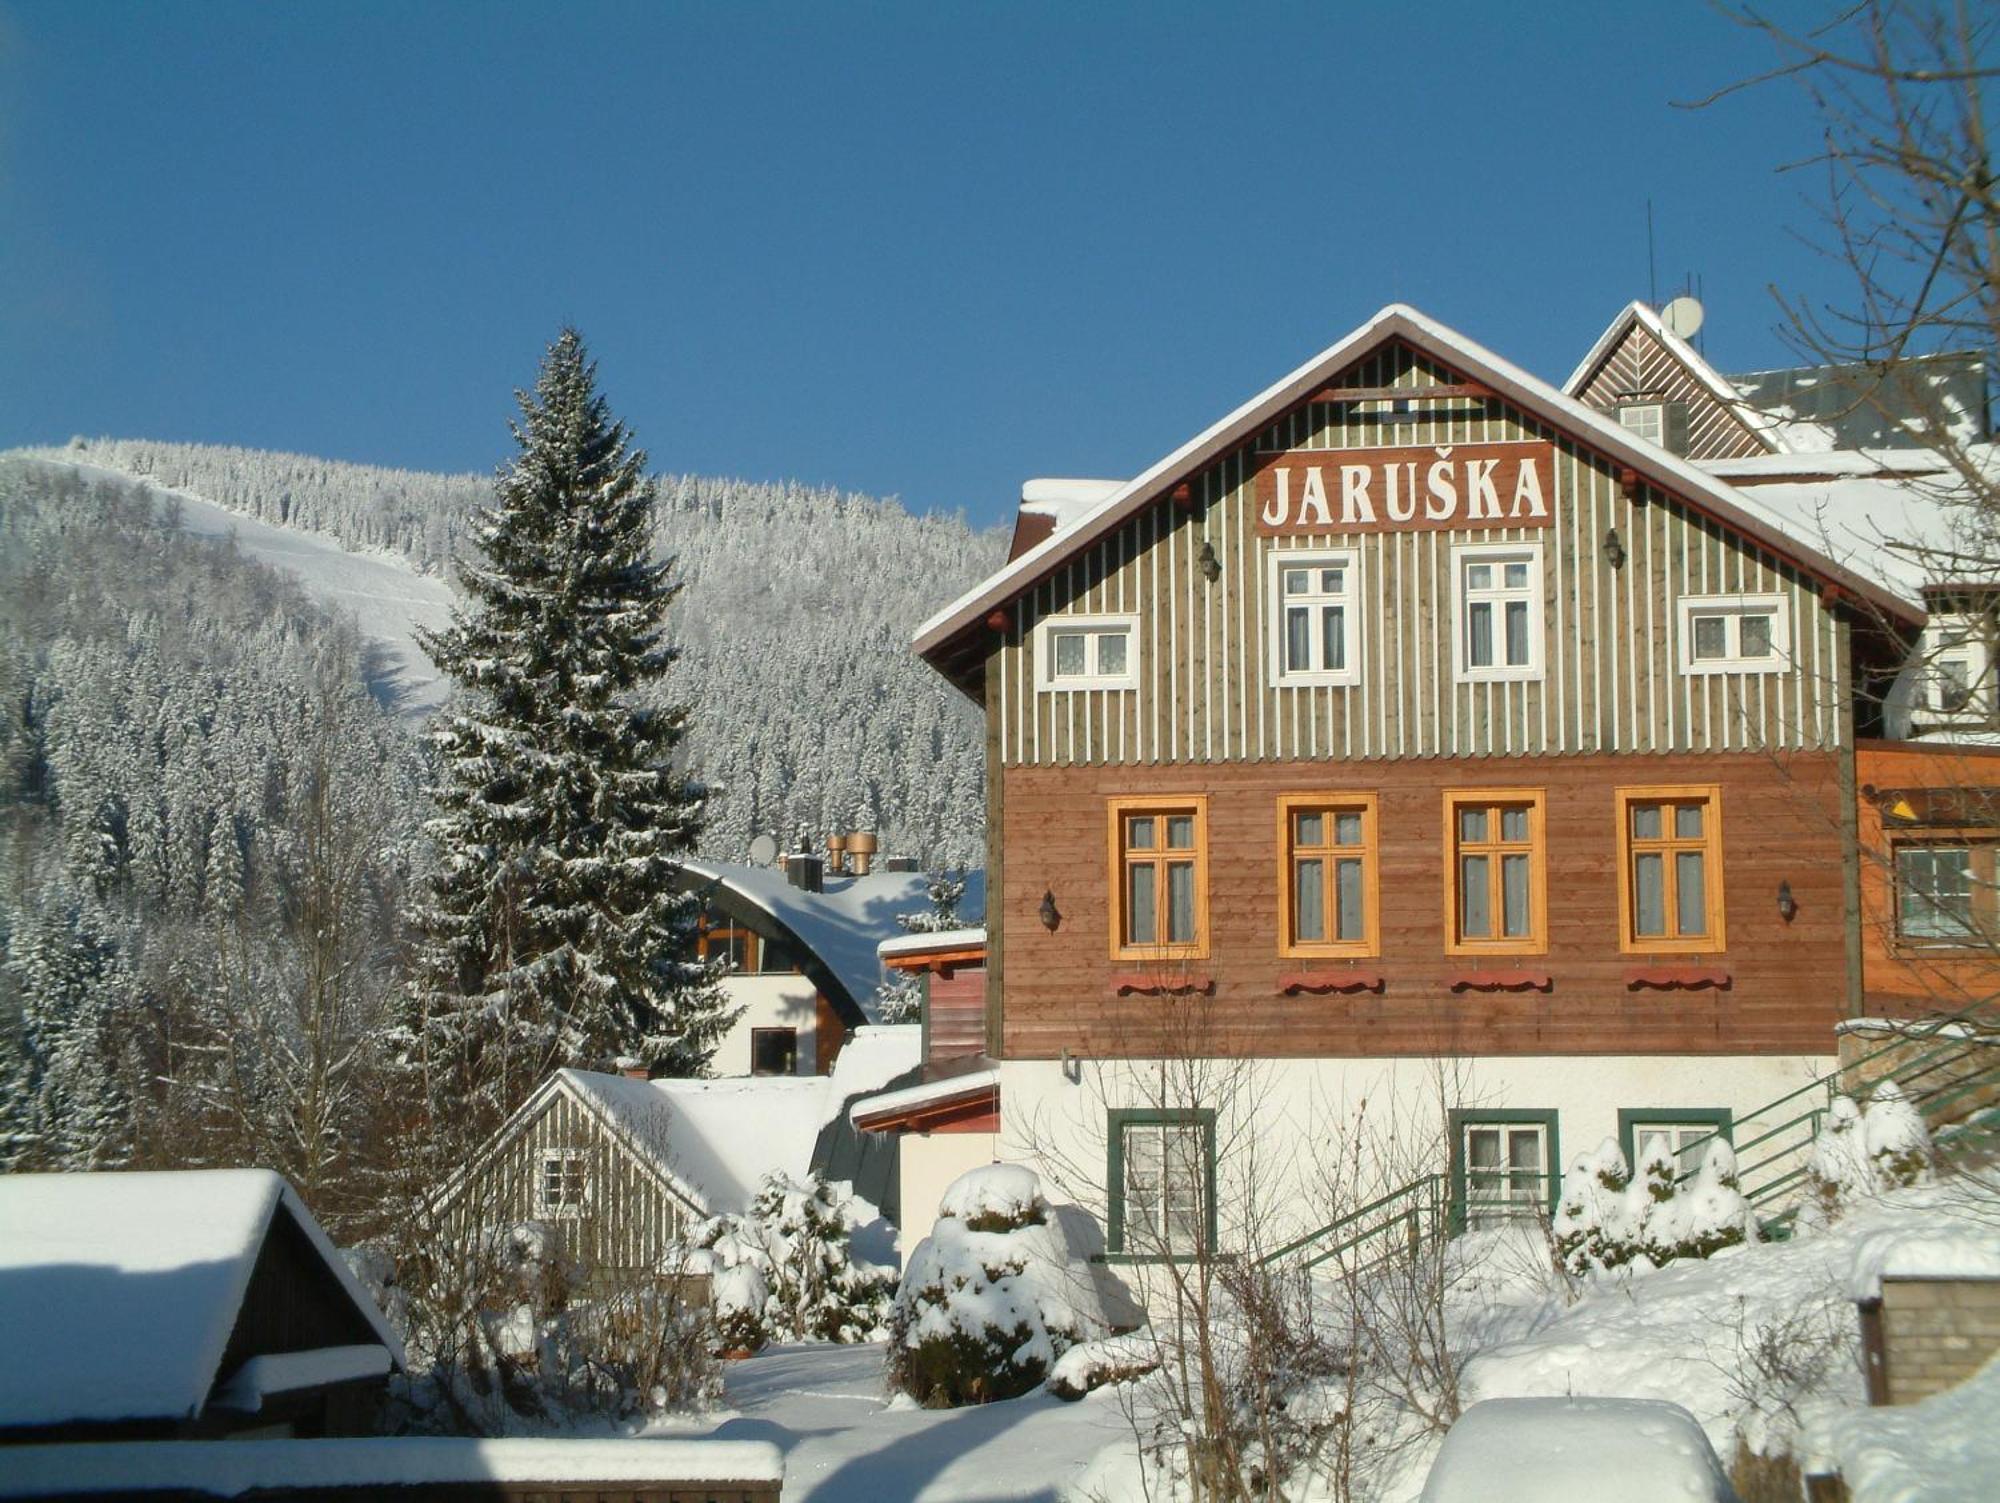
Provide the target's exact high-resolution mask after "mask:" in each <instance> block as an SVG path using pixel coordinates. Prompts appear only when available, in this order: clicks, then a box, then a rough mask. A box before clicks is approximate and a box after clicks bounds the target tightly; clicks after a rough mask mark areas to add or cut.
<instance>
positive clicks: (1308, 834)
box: [1292, 811, 1326, 846]
mask: <svg viewBox="0 0 2000 1503" xmlns="http://www.w3.org/2000/svg"><path fill="white" fill-rule="evenodd" d="M1292 839H1293V840H1294V841H1296V842H1297V843H1298V844H1300V845H1303V846H1322V845H1325V844H1326V816H1325V815H1324V814H1321V813H1318V812H1317V811H1315V812H1313V813H1311V814H1295V815H1293V816H1292Z"/></svg>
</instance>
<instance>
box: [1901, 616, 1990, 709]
mask: <svg viewBox="0 0 2000 1503" xmlns="http://www.w3.org/2000/svg"><path fill="white" fill-rule="evenodd" d="M1924 596H1925V601H1926V604H1928V605H1929V607H1930V613H1931V614H1930V622H1929V624H1928V625H1926V626H1925V627H1924V632H1923V636H1922V637H1921V638H1920V639H1919V646H1918V651H1917V662H1916V663H1915V664H1914V665H1913V666H1914V668H1915V674H1914V677H1915V686H1914V687H1915V693H1914V694H1913V695H1912V699H1913V703H1912V706H1911V712H1912V713H1911V719H1912V721H1913V724H1914V727H1915V728H1916V729H1917V730H1919V731H1923V730H1947V729H1954V730H1988V729H1991V728H1992V726H1993V724H1994V721H1995V712H1996V709H2000V696H1996V693H1995V689H1996V684H1995V675H1994V666H1995V660H1994V627H1995V614H1994V607H1995V604H1996V601H1995V592H1994V591H1993V590H1991V589H1988V588H1974V587H1970V586H1966V585H1962V584H1961V585H1936V586H1932V587H1930V588H1928V589H1926V590H1925V591H1924Z"/></svg>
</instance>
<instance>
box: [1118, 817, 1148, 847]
mask: <svg viewBox="0 0 2000 1503" xmlns="http://www.w3.org/2000/svg"><path fill="white" fill-rule="evenodd" d="M1154 834H1155V831H1154V828H1153V816H1152V815H1150V814H1138V815H1134V816H1133V817H1132V818H1131V819H1128V820H1126V821H1125V845H1126V847H1127V849H1130V850H1134V851H1150V850H1151V849H1152V848H1153V837H1154Z"/></svg>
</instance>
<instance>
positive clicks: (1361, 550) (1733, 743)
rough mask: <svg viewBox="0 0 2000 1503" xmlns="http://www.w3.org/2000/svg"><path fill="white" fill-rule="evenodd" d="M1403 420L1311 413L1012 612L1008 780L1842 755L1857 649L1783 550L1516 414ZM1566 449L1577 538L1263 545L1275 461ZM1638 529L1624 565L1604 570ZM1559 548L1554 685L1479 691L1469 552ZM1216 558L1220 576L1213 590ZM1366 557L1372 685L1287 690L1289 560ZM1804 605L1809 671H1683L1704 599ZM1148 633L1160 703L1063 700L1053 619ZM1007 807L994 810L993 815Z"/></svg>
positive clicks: (1554, 580)
mask: <svg viewBox="0 0 2000 1503" xmlns="http://www.w3.org/2000/svg"><path fill="white" fill-rule="evenodd" d="M1456 379H1457V378H1456V377H1455V376H1454V375H1453V373H1451V372H1450V371H1447V370H1443V369H1441V368H1439V367H1436V366H1433V365H1428V364H1425V363H1424V362H1421V361H1419V360H1417V359H1416V358H1415V357H1413V356H1412V355H1411V354H1410V353H1409V352H1408V351H1407V350H1405V349H1403V348H1402V347H1400V346H1399V347H1396V348H1394V349H1391V350H1388V351H1384V352H1382V353H1380V354H1378V355H1375V356H1372V357H1370V358H1369V359H1368V360H1366V361H1363V362H1362V363H1360V364H1359V365H1357V366H1356V367H1354V368H1353V369H1352V370H1351V371H1350V372H1348V373H1347V375H1346V376H1345V377H1343V379H1342V383H1341V384H1344V385H1349V386H1367V387H1394V388H1399V389H1408V390H1411V391H1412V392H1420V391H1421V390H1422V388H1423V387H1425V386H1429V385H1439V384H1451V383H1452V382H1454V381H1455V380H1456ZM1390 405H1391V404H1390V403H1388V402H1386V401H1373V402H1365V403H1359V404H1341V405H1334V404H1330V403H1323V402H1322V403H1313V404H1309V405H1307V406H1305V407H1303V408H1301V409H1299V410H1298V411H1297V412H1295V413H1294V414H1292V415H1291V416H1290V417H1288V418H1286V419H1284V420H1283V421H1281V422H1279V423H1277V424H1275V425H1273V426H1272V427H1271V428H1270V429H1268V430H1266V431H1265V432H1264V433H1263V434H1261V435H1260V436H1259V437H1258V439H1257V440H1256V441H1255V442H1254V443H1253V444H1252V445H1251V446H1250V447H1249V448H1247V449H1245V450H1242V451H1239V452H1238V453H1236V454H1235V455H1233V456H1231V457H1229V458H1227V459H1225V460H1223V461H1221V462H1219V463H1218V464H1217V465H1215V466H1213V467H1212V468H1211V469H1209V470H1208V471H1207V472H1206V473H1205V474H1204V475H1202V476H1201V477H1198V478H1197V479H1196V480H1195V481H1194V482H1193V485H1192V490H1191V495H1190V504H1189V505H1188V506H1186V507H1182V506H1179V505H1177V504H1175V503H1174V502H1172V501H1171V500H1168V501H1163V502H1161V503H1159V504H1158V505H1156V506H1153V507H1151V508H1149V509H1147V510H1145V511H1143V512H1140V513H1138V514H1137V515H1136V516H1135V517H1134V518H1133V519H1132V520H1131V521H1130V522H1129V523H1128V524H1127V525H1126V526H1124V527H1123V528H1121V529H1120V530H1118V531H1117V532H1115V533H1113V534H1111V535H1110V536H1109V537H1107V538H1106V539H1104V540H1103V541H1102V542H1101V543H1098V544H1096V545H1094V546H1093V547H1091V548H1089V549H1086V550H1084V551H1083V552H1082V553H1081V554H1079V555H1078V556H1077V557H1076V558H1075V559H1073V560H1072V561H1070V562H1069V563H1067V564H1065V565H1063V566H1062V567H1061V568H1059V569H1058V570H1057V571H1056V572H1055V574H1054V575H1053V576H1052V577H1051V578H1050V579H1049V580H1046V581H1044V582H1043V583H1041V584H1039V585H1037V586H1035V587H1034V588H1033V589H1032V590H1030V591H1028V592H1027V593H1025V594H1024V595H1023V596H1022V597H1021V598H1020V599H1019V600H1017V601H1016V602H1015V603H1014V605H1013V606H1012V607H1010V610H1009V614H1011V617H1012V620H1011V624H1010V626H1009V628H1008V630H1007V631H1006V632H1004V633H1003V634H1002V635H1001V638H1000V640H999V642H998V644H997V646H996V648H995V651H994V655H993V659H992V661H991V664H990V667H989V673H988V708H989V731H990V735H989V755H988V761H987V765H988V767H989V768H995V767H1017V766H1063V765H1113V764H1115V765H1124V766H1135V765H1141V764H1145V765H1163V764H1180V763H1199V762H1213V761H1286V760H1291V759H1294V758H1315V757H1327V758H1340V759H1350V760H1351V759H1369V760H1380V759H1389V758H1404V757H1464V756H1492V757H1515V756H1539V755H1549V754H1558V755H1561V754H1591V753H1596V752H1604V751H1613V752H1644V753H1657V752H1675V753H1700V752H1723V751H1734V750H1742V749H1746V748H1753V747H1779V748H1824V747H1831V746H1835V745H1838V744H1840V738H1841V712H1840V708H1839V707H1840V704H1841V693H1840V688H1839V686H1840V685H1841V684H1842V683H1844V682H1845V681H1846V677H1847V663H1846V660H1845V653H1846V635H1845V632H1844V631H1843V630H1842V628H1841V625H1840V622H1839V620H1838V618H1837V617H1836V616H1835V615H1834V613H1833V612H1832V611H1831V610H1830V609H1829V608H1828V607H1827V606H1826V605H1825V604H1824V603H1823V602H1822V600H1821V598H1820V593H1819V590H1818V588H1817V586H1816V584H1815V583H1814V582H1813V581H1812V580H1810V579H1809V578H1807V577H1806V576H1805V575H1803V574H1801V573H1800V572H1799V571H1797V570H1796V569H1793V568H1792V567H1790V566H1789V565H1788V564H1785V563H1784V562H1782V561H1781V560H1779V559H1778V558H1777V557H1776V556H1775V555H1772V554H1769V553H1767V552H1764V551H1761V550H1758V549H1755V548H1752V547H1749V546H1747V545H1745V544H1744V543H1742V542H1741V541H1739V540H1737V539H1735V538H1734V537H1732V536H1726V535H1725V534H1724V533H1723V532H1722V530H1721V529H1720V528H1719V527H1717V526H1716V525H1715V524H1713V523H1711V522H1709V521H1707V520H1705V519H1704V518H1702V517H1700V516H1698V515H1696V514H1695V513H1693V512H1691V511H1689V510H1687V509H1686V508H1683V507H1681V506H1679V505H1677V504H1675V503H1674V502H1672V501H1671V500H1670V499H1668V498H1666V497H1664V496H1663V495H1662V494H1661V493H1659V492H1657V491H1652V490H1645V491H1642V492H1641V494H1640V495H1639V496H1638V497H1637V498H1634V497H1631V496H1627V495H1626V494H1625V493H1624V491H1623V489H1622V488H1621V486H1620V484H1619V481H1618V477H1617V474H1616V472H1615V471H1614V469H1613V468H1612V467H1611V466H1610V465H1609V464H1607V463H1606V462H1604V461H1602V460H1601V459H1599V458H1598V457H1596V456H1594V455H1592V454H1591V453H1588V452H1586V451H1585V450H1583V449H1581V448H1579V447H1578V446H1577V445H1576V444H1574V443H1572V442H1570V441H1569V440H1567V439H1566V438H1565V437H1563V436H1562V435H1560V434H1557V433H1555V432H1554V431H1552V430H1550V429H1548V428H1546V427H1545V426H1542V425H1540V424H1539V423H1537V422H1535V421H1533V420H1531V419H1529V418H1527V417H1526V416H1525V415H1523V414H1521V413H1519V412H1518V411H1516V410H1515V409H1513V408H1511V407H1509V406H1507V405H1506V404H1505V403H1503V402H1501V401H1499V400H1498V399H1482V398H1476V397H1453V398H1448V399H1443V400H1441V401H1440V402H1439V403H1438V404H1437V405H1436V407H1435V408H1432V409H1424V408H1421V407H1420V408H1419V409H1418V410H1419V413H1420V414H1423V415H1424V417H1425V420H1424V421H1420V422H1399V423H1396V424H1395V425H1394V426H1393V427H1391V426H1390V425H1388V424H1387V423H1386V421H1385V413H1386V412H1387V409H1388V408H1389V406H1390ZM1526 439H1541V440H1547V441H1550V442H1553V443H1554V444H1555V445H1556V461H1555V473H1556V494H1555V496H1554V497H1553V498H1552V504H1553V506H1554V508H1555V519H1554V522H1555V525H1554V526H1553V527H1547V528H1520V527H1514V528H1486V529H1476V530H1467V529H1458V530H1454V531H1450V532H1442V533H1440V532H1425V533H1388V534H1384V533H1375V534H1342V533H1330V534H1327V535H1325V536H1323V537H1315V538H1310V539H1307V538H1263V537H1259V536H1258V535H1257V531H1256V518H1255V511H1254V506H1255V502H1254V495H1253V491H1254V486H1253V483H1252V482H1253V476H1254V474H1255V465H1256V452H1258V451H1264V452H1289V451H1293V450H1326V451H1337V450H1340V449H1344V448H1356V447H1368V446H1379V445H1383V444H1387V443H1393V444H1396V445H1399V446H1400V445H1409V444H1412V443H1418V444H1430V445H1456V444H1469V443H1488V442H1495V443H1497V442H1504V441H1514V440H1526ZM1614 527H1615V528H1616V529H1617V531H1618V534H1619V537H1620V540H1621V543H1622V545H1623V547H1624V550H1625V553H1626V561H1625V563H1624V566H1623V567H1622V568H1613V567H1612V566H1611V564H1610V563H1609V561H1608V560H1607V559H1606V558H1605V556H1604V546H1603V540H1604V537H1605V534H1606V533H1607V532H1608V531H1609V530H1610V529H1612V528H1614ZM1537 541H1539V542H1541V543H1542V545H1543V567H1542V577H1543V623H1544V638H1545V654H1544V674H1543V677H1542V678H1541V679H1539V680H1532V681H1516V682H1498V683H1470V682H1461V681H1459V680H1458V679H1457V678H1456V677H1455V674H1454V670H1453V663H1452V644H1453V634H1454V622H1453V617H1452V581H1451V550H1452V547H1453V546H1454V545H1456V544H1465V543H1507V542H1537ZM1204 544H1207V545H1209V546H1210V547H1211V548H1212V549H1213V552H1214V556H1215V559H1216V562H1217V564H1218V565H1219V566H1220V570H1221V572H1220V576H1219V578H1218V579H1217V580H1215V581H1214V582H1213V583H1211V582H1210V581H1209V580H1208V579H1206V578H1205V577H1204V576H1203V574H1202V571H1201V568H1200V565H1199V559H1200V554H1201V549H1202V547H1203V545H1204ZM1321 547H1324V548H1343V549H1349V550H1351V551H1353V552H1354V553H1355V554H1356V556H1357V558H1358V560H1359V569H1360V581H1359V588H1358V592H1357V600H1358V607H1357V609H1358V613H1359V621H1358V625H1359V631H1358V635H1359V638H1360V642H1361V646H1360V663H1361V666H1362V675H1361V681H1360V682H1359V683H1357V684H1355V685H1352V686H1344V687H1274V686H1272V685H1271V683H1270V666H1269V663H1268V661H1267V656H1268V643H1267V638H1268V632H1267V630H1266V625H1265V623H1266V614H1267V611H1268V610H1269V608H1270V600H1269V560H1270V558H1271V556H1272V554H1273V553H1274V552H1277V553H1283V552H1285V551H1287V550H1295V549H1300V548H1321ZM1738 593H1771V594H1777V595H1779V596H1781V597H1782V599H1783V609H1784V611H1785V612H1786V614H1787V615H1788V618H1789V622H1790V633H1791V640H1792V662H1791V664H1790V665H1789V666H1788V668H1787V670H1786V671H1784V672H1780V673H1772V674H1715V675H1703V676H1691V675H1685V674H1682V673H1681V672H1680V671H1679V666H1678V660H1679V655H1680V654H1679V646H1678V640H1677V638H1678V632H1679V610H1678V602H1679V600H1680V599H1682V598H1683V597H1686V596H1690V595H1709V594H1738ZM1062 614H1068V615H1118V614H1130V615H1135V616H1136V617H1137V618H1138V623H1139V625H1138V641H1137V642H1136V644H1135V646H1136V648H1137V658H1136V662H1137V669H1138V680H1139V682H1138V687H1136V688H1134V689H1124V690H1090V691H1081V690H1068V691H1061V692H1049V691H1046V690H1039V689H1037V687H1036V681H1035V665H1034V648H1035V641H1036V632H1035V627H1036V625H1037V624H1038V623H1039V622H1041V621H1042V620H1044V619H1045V618H1047V617H1049V616H1051V615H1062ZM994 812H996V811H993V810H989V816H990V815H991V814H992V813H994Z"/></svg>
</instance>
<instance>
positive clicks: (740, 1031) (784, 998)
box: [710, 975, 819, 1075]
mask: <svg viewBox="0 0 2000 1503" xmlns="http://www.w3.org/2000/svg"><path fill="white" fill-rule="evenodd" d="M722 990H723V991H724V993H726V994H727V995H728V997H729V1004H730V1006H732V1007H741V1008H742V1009H743V1016H742V1017H740V1018H738V1019H737V1020H736V1023H735V1025H734V1026H733V1027H732V1028H731V1029H730V1030H729V1032H728V1033H726V1034H724V1035H723V1036H722V1042H721V1044H719V1045H718V1046H717V1047H716V1051H715V1059H714V1062H713V1064H712V1065H711V1066H710V1068H711V1070H712V1071H713V1072H714V1073H715V1074H717V1075H748V1074H749V1073H750V1030H751V1029H753V1028H796V1029H798V1031H799V1053H798V1069H797V1073H798V1074H800V1075H810V1074H812V1073H813V1066H814V1064H815V1061H816V1057H815V1054H814V1028H815V1018H816V1014H815V1013H814V1010H813V999H814V998H815V997H817V996H818V995H819V993H818V991H817V990H815V988H814V987H813V984H812V983H811V982H810V981H808V980H807V979H806V978H805V977H803V976H797V975H782V976H726V977H724V978H723V982H722Z"/></svg>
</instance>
